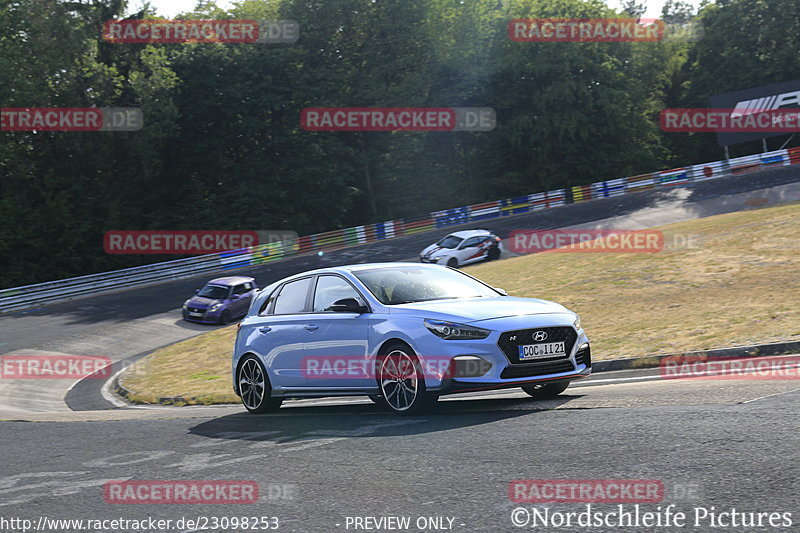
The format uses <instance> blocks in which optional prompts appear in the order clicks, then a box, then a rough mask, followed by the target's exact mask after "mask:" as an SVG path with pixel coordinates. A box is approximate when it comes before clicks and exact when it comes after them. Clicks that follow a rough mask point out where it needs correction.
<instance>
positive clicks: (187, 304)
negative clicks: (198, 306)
mask: <svg viewBox="0 0 800 533" xmlns="http://www.w3.org/2000/svg"><path fill="white" fill-rule="evenodd" d="M187 307H189V300H186V301H185V302H183V309H184V310H185V309H186V308H187Z"/></svg>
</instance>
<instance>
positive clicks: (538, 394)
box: [522, 381, 569, 400]
mask: <svg viewBox="0 0 800 533" xmlns="http://www.w3.org/2000/svg"><path fill="white" fill-rule="evenodd" d="M567 387H569V381H556V382H555V383H531V384H530V385H523V386H522V390H524V391H525V392H527V393H528V395H529V396H531V397H533V398H536V399H537V400H546V399H548V398H554V397H556V396H558V395H559V394H561V393H562V392H564V391H565V390H567Z"/></svg>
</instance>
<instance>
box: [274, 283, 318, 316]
mask: <svg viewBox="0 0 800 533" xmlns="http://www.w3.org/2000/svg"><path fill="white" fill-rule="evenodd" d="M311 279H312V278H304V279H299V280H297V281H291V282H289V283H287V284H286V285H284V286H283V288H282V289H281V292H279V293H278V297H277V298H275V308H274V310H273V311H272V314H275V315H290V314H293V313H302V312H303V311H305V310H306V297H307V296H308V288H309V286H310V285H311Z"/></svg>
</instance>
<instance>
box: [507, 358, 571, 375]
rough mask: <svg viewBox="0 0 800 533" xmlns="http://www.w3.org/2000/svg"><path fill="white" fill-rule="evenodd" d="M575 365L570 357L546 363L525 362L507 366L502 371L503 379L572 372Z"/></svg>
mask: <svg viewBox="0 0 800 533" xmlns="http://www.w3.org/2000/svg"><path fill="white" fill-rule="evenodd" d="M573 370H575V367H574V366H572V362H571V361H570V360H569V359H562V360H560V361H550V362H546V363H525V364H521V365H513V366H509V367H506V368H505V370H503V371H502V372H501V373H500V377H501V378H503V379H514V378H530V377H535V376H545V375H547V374H560V373H561V372H572V371H573Z"/></svg>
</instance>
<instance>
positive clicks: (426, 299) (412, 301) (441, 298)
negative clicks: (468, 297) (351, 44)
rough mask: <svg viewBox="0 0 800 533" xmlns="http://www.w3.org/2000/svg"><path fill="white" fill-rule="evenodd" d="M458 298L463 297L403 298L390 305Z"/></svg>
mask: <svg viewBox="0 0 800 533" xmlns="http://www.w3.org/2000/svg"><path fill="white" fill-rule="evenodd" d="M458 298H461V296H442V297H438V298H423V299H421V300H403V301H401V302H392V303H391V304H388V305H400V304H413V303H417V302H432V301H434V300H456V299H458Z"/></svg>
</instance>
